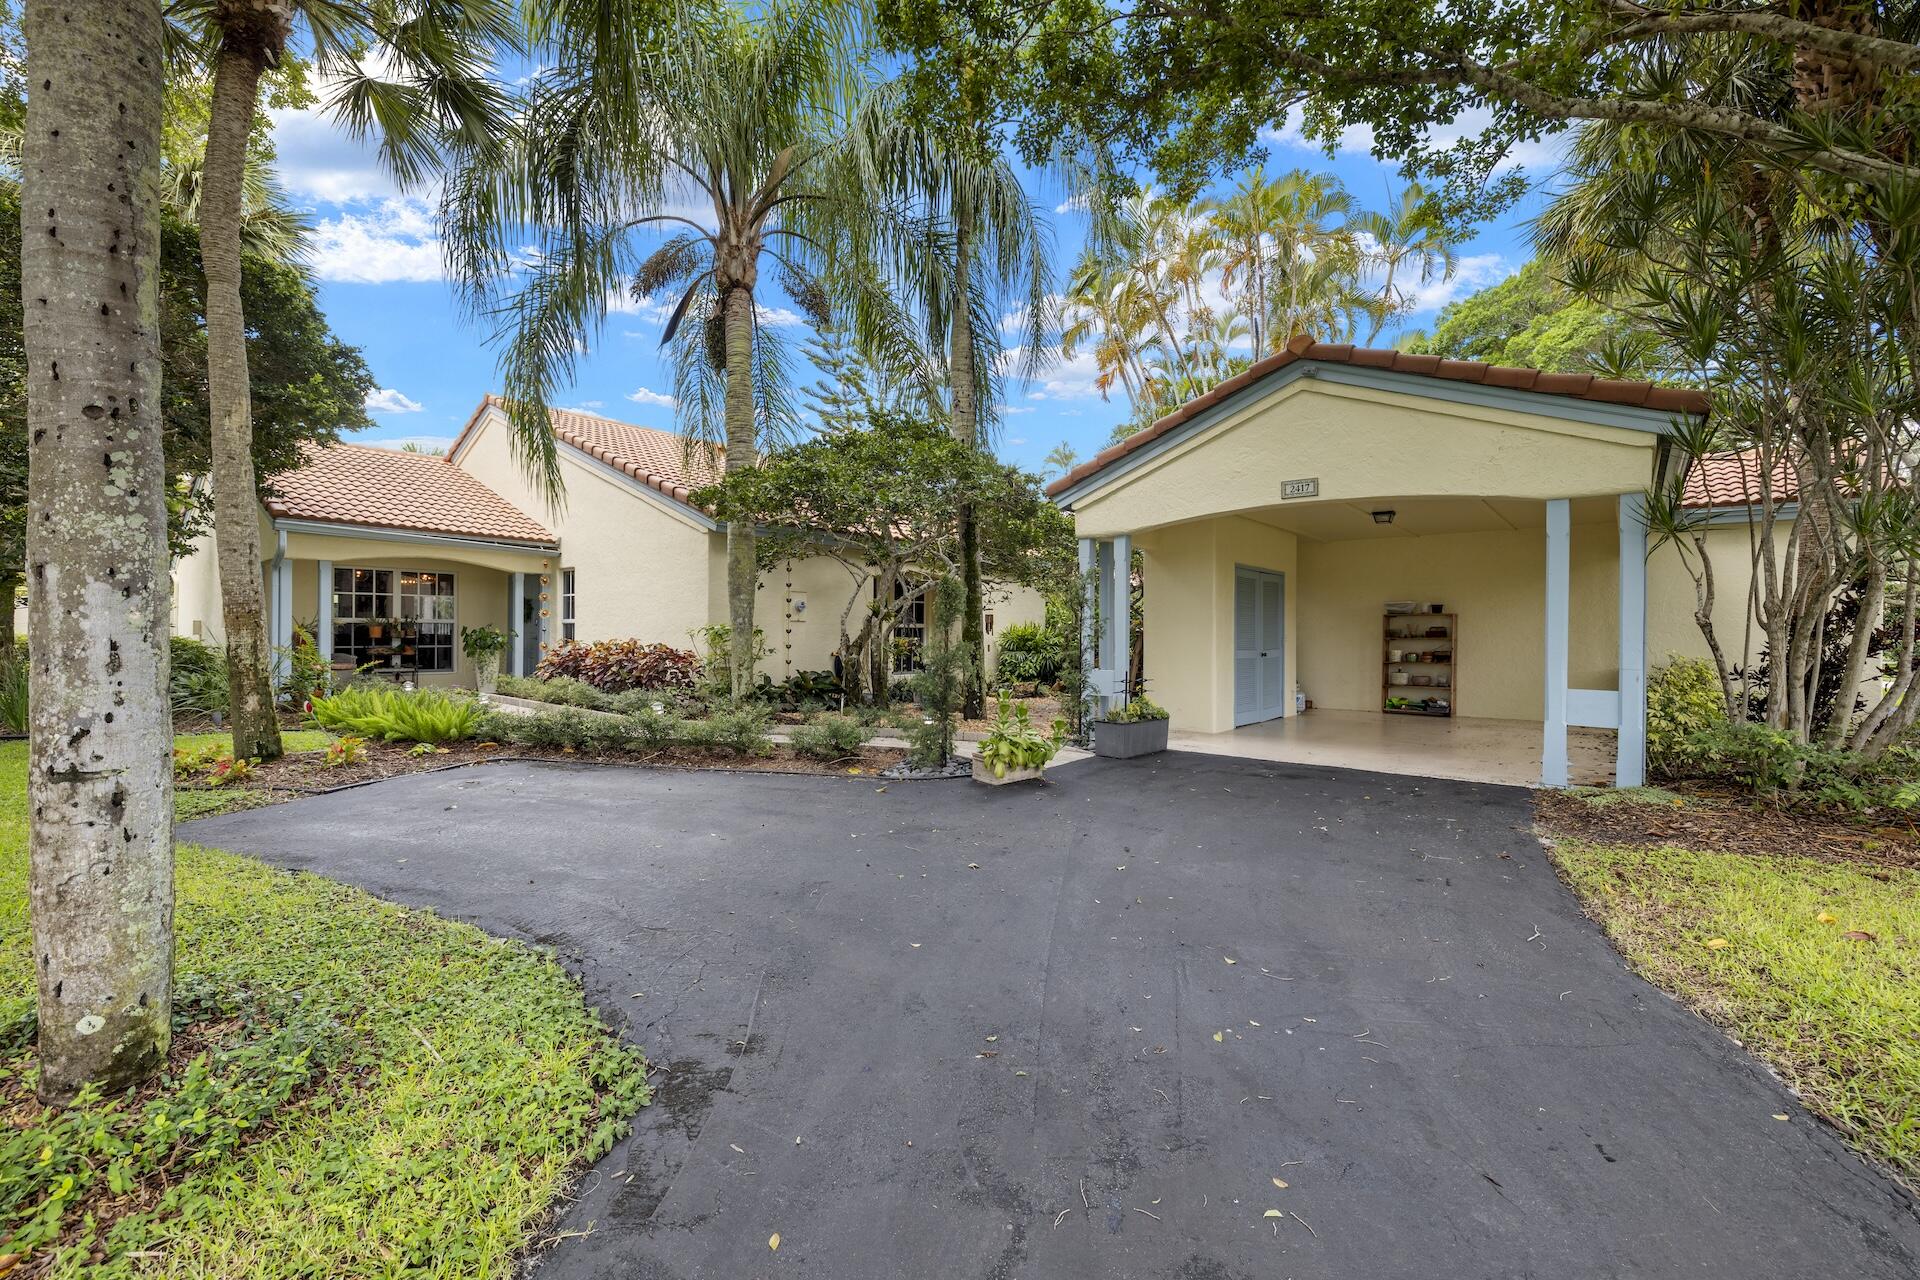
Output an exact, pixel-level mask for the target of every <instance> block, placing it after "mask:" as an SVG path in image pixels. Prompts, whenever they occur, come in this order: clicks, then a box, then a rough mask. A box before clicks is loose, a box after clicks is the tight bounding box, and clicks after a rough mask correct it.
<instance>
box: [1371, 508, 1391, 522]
mask: <svg viewBox="0 0 1920 1280" xmlns="http://www.w3.org/2000/svg"><path fill="white" fill-rule="evenodd" d="M1373 522H1374V523H1375V524H1392V523H1393V512H1391V511H1376V512H1374V513H1373Z"/></svg>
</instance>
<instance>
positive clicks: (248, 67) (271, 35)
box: [167, 0, 517, 759]
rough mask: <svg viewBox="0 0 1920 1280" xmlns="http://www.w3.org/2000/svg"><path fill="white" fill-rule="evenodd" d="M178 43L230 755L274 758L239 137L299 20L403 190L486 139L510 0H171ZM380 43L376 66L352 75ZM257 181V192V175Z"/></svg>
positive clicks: (244, 164)
mask: <svg viewBox="0 0 1920 1280" xmlns="http://www.w3.org/2000/svg"><path fill="white" fill-rule="evenodd" d="M167 16H168V18H169V20H170V21H171V22H173V23H174V24H175V28H176V34H177V37H178V40H179V42H180V43H181V44H183V45H186V46H189V47H190V48H192V49H194V50H197V51H198V52H199V53H200V54H201V55H202V56H203V57H204V58H205V59H206V61H208V62H210V63H211V65H212V67H213V99H212V103H211V106H210V109H209V114H208V121H207V146H206V157H205V160H204V162H203V165H202V167H201V171H200V173H199V174H198V175H197V191H196V193H195V194H196V196H197V205H198V210H199V214H200V258H201V264H202V268H203V270H204V271H205V272H206V277H207V310H206V316H207V400H208V410H209V414H208V416H209V418H210V425H211V432H212V450H211V452H212V459H213V509H214V522H213V523H214V546H215V554H216V557H217V559H218V563H219V568H220V590H221V597H222V608H223V615H224V622H225V624H226V632H227V637H226V639H227V673H228V681H229V686H230V689H231V693H230V696H231V699H232V701H231V709H232V717H233V748H234V754H235V755H236V756H254V757H258V758H261V759H272V758H274V757H277V756H278V755H280V753H281V745H280V730H279V725H278V723H277V721H276V719H275V715H274V705H273V688H272V669H271V655H270V654H269V653H268V646H267V628H266V610H265V596H266V592H265V587H264V584H263V582H262V580H261V569H260V559H261V549H260V534H259V514H258V502H257V492H258V490H257V487H256V481H257V477H256V475H255V471H254V465H253V415H252V402H251V387H250V385H249V378H248V371H247V348H246V316H245V314H244V313H243V310H242V307H241V303H240V274H241V269H242V268H241V264H242V261H243V260H244V258H245V257H246V242H245V234H244V232H245V228H246V226H247V216H246V214H247V204H248V189H249V167H250V166H249V161H248V143H249V141H250V138H251V135H252V131H253V124H254V117H255V114H256V112H257V111H258V110H259V99H260V81H261V77H262V76H263V75H265V74H266V72H267V71H268V70H270V69H271V68H273V67H275V66H277V65H278V64H279V63H280V60H281V58H282V57H283V56H284V54H285V52H286V49H287V45H288V42H289V40H290V39H291V38H292V37H293V34H294V28H295V25H296V23H303V24H304V26H305V31H306V36H307V38H308V43H309V44H310V45H311V51H312V58H313V61H314V64H315V66H316V68H317V70H318V71H319V73H320V74H321V76H322V77H323V78H326V79H328V80H331V81H333V82H334V83H335V84H336V85H337V86H338V87H337V89H336V90H335V92H334V94H333V97H332V98H331V100H330V101H329V102H328V104H327V106H328V109H329V110H330V111H331V113H332V114H333V115H334V116H335V117H336V118H337V119H339V120H340V121H342V122H343V123H344V124H345V125H346V126H347V128H348V130H349V131H350V132H351V133H353V134H354V135H355V136H356V137H367V136H374V135H377V136H378V138H379V140H380V148H379V154H380V156H381V159H382V161H383V163H384V164H385V166H386V167H387V169H388V170H389V171H390V172H392V174H393V175H394V176H395V177H396V178H397V179H399V180H400V181H401V182H402V183H404V184H410V183H414V182H417V181H419V180H420V179H422V178H424V177H426V176H427V171H428V167H429V165H430V163H431V162H432V161H433V160H434V159H435V158H436V157H438V156H439V155H441V154H442V153H443V152H444V151H445V149H446V148H447V147H448V146H449V145H451V146H453V147H463V146H472V145H474V144H475V143H477V142H479V141H481V140H485V139H487V138H489V137H490V136H492V134H493V132H494V130H495V126H496V124H497V122H498V120H499V118H500V115H501V111H500V108H501V106H502V104H503V102H504V98H503V97H502V95H501V94H500V93H499V91H498V90H497V89H496V88H494V87H492V86H491V85H490V83H489V80H488V76H487V71H488V68H489V67H490V65H491V62H492V55H493V53H494V51H495V49H496V48H498V47H502V46H504V47H509V48H510V47H512V46H513V45H514V44H515V43H516V40H517V35H516V30H517V28H516V19H515V6H514V5H513V4H512V3H510V0H467V2H466V3H462V4H458V5H428V6H418V5H393V4H389V3H385V2H384V0H174V3H172V4H171V5H169V7H168V10H167ZM369 49H373V50H377V52H378V54H379V56H380V57H381V58H382V59H383V60H384V62H385V71H384V73H383V74H381V75H377V76H376V75H375V74H373V73H371V72H369V71H368V70H366V69H365V67H363V66H362V59H363V56H364V55H365V54H366V53H367V51H368V50H369ZM254 181H255V182H256V183H257V173H256V174H255V177H254Z"/></svg>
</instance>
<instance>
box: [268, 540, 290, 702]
mask: <svg viewBox="0 0 1920 1280" xmlns="http://www.w3.org/2000/svg"><path fill="white" fill-rule="evenodd" d="M268 603H269V605H270V607H271V608H272V613H271V614H269V615H268V616H269V618H270V621H269V622H268V625H267V644H268V646H269V647H270V648H271V651H272V666H273V682H274V684H276V685H278V684H279V683H280V682H281V681H282V680H285V679H286V678H287V649H288V648H289V647H291V646H292V644H293V561H291V560H289V559H288V558H287V531H286V530H285V529H276V530H275V536H274V546H273V593H272V598H271V600H270V601H269V602H268Z"/></svg>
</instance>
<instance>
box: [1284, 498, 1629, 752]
mask: <svg viewBox="0 0 1920 1280" xmlns="http://www.w3.org/2000/svg"><path fill="white" fill-rule="evenodd" d="M1618 545H1619V533H1618V531H1617V528H1616V526H1614V525H1611V524H1607V525H1590V524H1577V525H1574V526H1573V530H1572V546H1571V548H1570V552H1569V559H1570V561H1571V567H1572V588H1573V589H1572V595H1571V600H1570V604H1569V609H1568V637H1567V639H1568V645H1567V676H1568V683H1569V684H1570V685H1571V686H1572V687H1574V688H1576V689H1611V688H1613V687H1615V684H1616V682H1617V681H1618V678H1619V662H1618V652H1619V625H1620V624H1619V614H1618V611H1617V610H1618V604H1619V588H1618V578H1617V576H1616V572H1615V560H1616V556H1617V548H1618ZM1546 563H1547V559H1546V535H1545V532H1544V531H1543V530H1541V529H1508V530H1500V531H1489V532H1484V533H1456V534H1434V535H1430V536H1427V537H1418V538H1376V539H1367V540H1363V541H1347V542H1327V543H1315V542H1303V543H1302V544H1301V548H1300V584H1301V585H1300V592H1299V595H1298V597H1297V599H1298V601H1299V619H1298V629H1299V632H1300V636H1301V655H1300V682H1301V684H1302V685H1303V687H1304V688H1305V690H1306V694H1307V697H1308V698H1310V699H1312V701H1313V704H1314V706H1316V707H1333V708H1338V709H1342V710H1352V711H1377V710H1379V709H1380V705H1381V701H1382V698H1383V696H1384V690H1383V689H1382V685H1381V676H1382V670H1381V659H1382V656H1383V655H1382V652H1381V651H1382V648H1383V642H1384V635H1383V628H1382V625H1381V622H1382V618H1381V610H1382V606H1383V605H1384V604H1385V602H1386V601H1388V600H1411V601H1414V602H1415V603H1416V604H1420V603H1425V602H1428V601H1433V602H1437V603H1439V604H1442V605H1445V606H1446V612H1448V613H1452V614H1457V615H1458V616H1459V623H1458V626H1459V634H1458V637H1457V639H1456V640H1455V642H1454V654H1455V658H1454V660H1455V662H1456V663H1457V664H1458V665H1457V666H1456V667H1455V668H1454V673H1453V680H1454V684H1453V689H1452V692H1451V694H1449V695H1447V696H1450V697H1451V698H1452V699H1453V703H1454V714H1455V715H1460V716H1483V717H1490V718H1493V719H1499V720H1538V719H1540V717H1541V705H1542V698H1543V690H1544V688H1545V684H1546V664H1545V657H1544V642H1545V635H1546V606H1545V583H1546ZM1421 692H1422V693H1424V692H1428V691H1425V690H1423V691H1421ZM1434 692H1437V691H1434ZM1414 696H1420V694H1418V693H1416V694H1415V695H1414Z"/></svg>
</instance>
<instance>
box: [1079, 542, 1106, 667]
mask: <svg viewBox="0 0 1920 1280" xmlns="http://www.w3.org/2000/svg"><path fill="white" fill-rule="evenodd" d="M1099 566H1100V549H1099V547H1098V545H1097V544H1096V543H1095V542H1094V540H1093V539H1092V538H1082V539H1080V589H1081V590H1082V591H1084V592H1085V593H1086V598H1085V599H1084V600H1083V601H1082V602H1081V609H1080V678H1081V680H1083V681H1085V684H1086V691H1087V692H1088V693H1097V692H1098V690H1096V689H1095V688H1094V687H1093V682H1094V680H1095V679H1096V678H1097V677H1096V676H1095V674H1094V673H1095V672H1097V671H1098V670H1099V669H1100V639H1101V637H1100V635H1099V634H1098V633H1097V632H1096V631H1095V630H1094V625H1093V620H1094V619H1095V618H1096V617H1098V616H1101V609H1102V607H1103V606H1102V602H1101V600H1100V595H1101V592H1100V575H1099V572H1098V570H1099Z"/></svg>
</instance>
